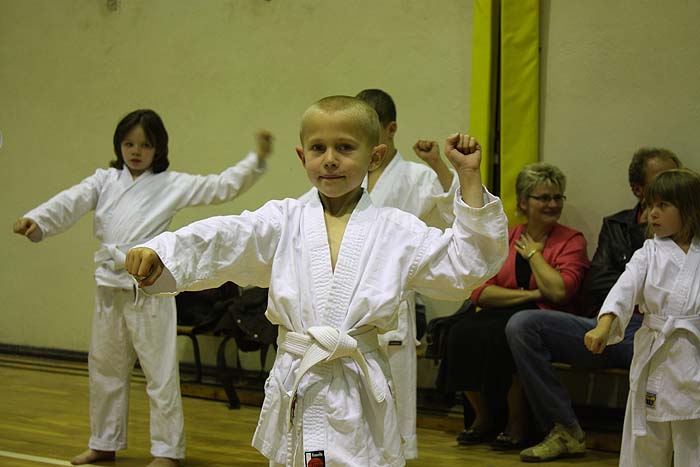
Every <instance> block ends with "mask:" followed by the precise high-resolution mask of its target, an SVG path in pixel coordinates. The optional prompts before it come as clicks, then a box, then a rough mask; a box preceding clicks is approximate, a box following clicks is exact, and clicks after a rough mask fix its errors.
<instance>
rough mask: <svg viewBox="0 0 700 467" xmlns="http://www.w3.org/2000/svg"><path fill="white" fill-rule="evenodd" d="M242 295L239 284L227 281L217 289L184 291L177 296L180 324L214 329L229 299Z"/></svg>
mask: <svg viewBox="0 0 700 467" xmlns="http://www.w3.org/2000/svg"><path fill="white" fill-rule="evenodd" d="M239 295H240V293H239V291H238V286H237V285H236V284H234V283H233V282H226V283H225V284H223V285H221V286H220V287H218V288H216V289H207V290H199V291H197V292H182V293H180V294H178V295H177V296H176V297H175V303H176V306H177V324H178V326H195V327H197V328H199V329H200V330H206V329H214V326H216V323H217V322H218V321H219V319H221V316H222V315H223V314H224V311H225V308H226V304H227V303H228V300H230V299H231V298H233V297H238V296H239Z"/></svg>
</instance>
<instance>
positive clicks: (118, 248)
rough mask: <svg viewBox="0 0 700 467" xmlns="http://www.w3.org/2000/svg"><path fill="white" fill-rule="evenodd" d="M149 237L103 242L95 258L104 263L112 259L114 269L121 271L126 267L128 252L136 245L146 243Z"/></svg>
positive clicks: (99, 262)
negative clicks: (130, 240)
mask: <svg viewBox="0 0 700 467" xmlns="http://www.w3.org/2000/svg"><path fill="white" fill-rule="evenodd" d="M147 241H148V239H147V238H146V239H143V240H137V241H134V242H129V243H103V244H101V245H100V248H99V249H98V250H97V251H96V252H95V256H94V260H95V263H96V264H104V263H105V262H106V261H109V260H112V263H113V264H112V265H111V266H112V267H111V268H110V269H112V271H115V272H116V271H120V270H122V269H124V267H125V263H126V254H127V253H128V251H129V250H131V249H132V248H133V247H135V246H136V245H140V244H141V243H146V242H147Z"/></svg>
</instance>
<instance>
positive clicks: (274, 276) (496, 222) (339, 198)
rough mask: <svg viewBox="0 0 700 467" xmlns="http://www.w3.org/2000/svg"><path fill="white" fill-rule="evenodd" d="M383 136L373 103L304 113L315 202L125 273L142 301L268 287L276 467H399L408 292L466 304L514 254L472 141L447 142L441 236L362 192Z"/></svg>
mask: <svg viewBox="0 0 700 467" xmlns="http://www.w3.org/2000/svg"><path fill="white" fill-rule="evenodd" d="M379 131H380V126H379V119H378V117H377V113H376V112H375V111H374V109H372V108H371V107H370V106H369V105H367V103H366V102H363V101H362V100H360V99H357V98H354V97H349V96H332V97H327V98H324V99H322V100H320V101H319V102H317V103H316V104H314V105H312V106H311V107H310V108H309V109H307V110H306V112H305V113H304V115H303V117H302V123H301V132H300V136H301V144H302V145H301V146H300V147H297V149H296V151H297V155H298V156H299V160H300V161H301V164H302V165H303V167H304V169H305V170H306V173H307V176H308V177H309V180H310V181H311V183H312V184H313V185H314V186H315V187H316V188H317V189H318V194H317V195H316V196H315V198H313V199H311V200H306V201H299V200H297V199H285V200H282V201H277V200H273V201H269V202H268V203H266V204H265V205H264V206H263V207H261V208H260V209H258V210H257V211H254V212H243V213H242V214H241V215H240V216H225V217H213V218H210V219H206V220H204V221H200V222H196V223H194V224H191V225H189V226H187V227H185V228H183V229H180V230H178V231H177V232H174V233H164V234H161V235H159V236H158V237H156V238H155V239H153V240H152V241H150V242H147V243H146V244H145V245H142V246H141V247H137V248H135V249H133V250H131V251H129V253H128V255H127V262H126V267H127V271H128V272H129V273H131V274H132V275H134V276H135V277H138V279H139V281H140V286H141V287H143V290H144V291H145V292H147V293H173V292H176V291H181V290H193V289H206V288H210V287H213V286H216V285H218V284H221V283H223V282H225V281H227V280H232V281H234V282H236V283H237V284H252V285H257V286H259V287H269V288H270V294H269V299H268V309H267V311H266V316H267V317H268V319H269V320H270V321H271V322H272V323H273V324H275V325H277V326H278V329H279V337H278V344H279V351H278V353H277V356H276V358H275V363H274V365H273V367H272V370H271V372H270V376H269V378H268V379H267V381H266V383H265V401H264V403H263V406H262V409H261V412H260V420H259V422H258V426H257V429H256V431H255V435H254V436H253V446H254V447H255V448H257V449H258V450H259V451H260V452H261V453H262V454H263V455H264V456H265V457H267V458H268V459H269V461H270V465H272V466H276V465H278V464H285V465H287V466H297V467H298V466H305V467H312V466H314V467H316V466H329V467H339V466H343V467H352V466H358V467H359V466H362V467H400V466H402V465H404V464H405V461H404V457H403V448H402V445H401V439H400V434H399V427H398V424H397V414H396V406H395V401H394V392H393V389H392V382H391V372H390V369H389V362H388V358H387V355H386V353H385V352H384V351H383V350H381V348H380V346H379V342H378V339H377V334H378V333H379V332H385V331H389V330H391V329H394V328H395V327H396V324H397V309H398V303H399V301H400V300H401V299H403V297H405V295H406V293H407V291H408V290H416V291H419V292H420V293H424V294H426V295H429V296H433V297H436V298H443V299H450V300H460V299H462V300H463V299H464V298H466V297H467V296H468V295H469V293H470V291H471V290H472V289H473V288H475V287H477V286H478V285H480V284H482V283H483V282H484V281H486V280H487V279H488V278H489V277H491V276H493V275H494V274H495V273H496V272H498V270H499V268H500V267H501V265H502V264H503V261H504V260H505V257H506V254H507V251H508V236H507V220H506V217H505V215H504V213H503V206H502V204H501V201H500V200H499V199H498V198H496V197H495V196H493V195H491V194H490V193H488V192H487V191H486V190H485V189H484V187H483V186H482V183H481V175H480V172H479V166H480V161H481V151H480V148H479V145H478V144H477V142H476V140H475V139H474V138H472V137H469V136H466V135H460V134H454V135H452V136H451V137H449V138H448V140H447V143H446V154H447V157H448V158H449V159H450V161H451V163H452V164H453V166H454V167H455V169H456V173H457V176H458V177H459V181H460V186H461V190H460V191H458V192H457V193H456V194H455V197H454V210H455V215H456V217H455V221H454V223H453V226H452V228H451V229H447V230H446V231H444V232H443V231H441V230H439V229H435V228H430V227H428V226H426V225H425V223H423V222H422V221H420V220H419V219H418V218H417V217H415V216H413V215H412V214H409V213H407V212H404V211H401V210H399V209H396V208H389V207H384V208H378V207H375V206H373V204H372V201H371V199H370V196H369V195H368V194H367V192H366V191H365V190H363V189H362V186H361V185H362V181H363V179H364V178H365V175H366V174H367V172H368V170H370V169H372V168H375V167H377V165H378V164H379V163H381V160H382V157H383V155H384V152H385V151H386V146H385V145H383V144H380V143H379Z"/></svg>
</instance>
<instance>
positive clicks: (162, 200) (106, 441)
mask: <svg viewBox="0 0 700 467" xmlns="http://www.w3.org/2000/svg"><path fill="white" fill-rule="evenodd" d="M263 168H264V167H263V166H261V165H260V164H259V161H258V156H257V155H256V154H252V153H251V154H249V155H248V156H247V157H246V158H245V159H243V160H242V161H241V162H239V163H238V164H237V165H236V166H234V167H231V168H229V169H227V170H225V171H224V172H222V173H221V174H218V175H208V176H200V175H189V174H183V173H177V172H173V171H165V172H161V173H158V174H154V173H153V172H151V171H150V170H149V171H146V172H144V173H143V174H141V175H140V176H139V177H138V178H136V180H134V179H133V178H132V176H131V174H130V172H129V170H128V169H126V168H124V169H123V170H117V169H114V168H111V169H107V170H104V169H98V170H97V171H96V172H95V173H94V174H93V175H91V176H90V177H87V178H86V179H84V180H83V181H82V182H80V183H79V184H77V185H75V186H73V187H71V188H69V189H67V190H65V191H63V192H61V193H59V194H57V195H56V196H54V197H53V198H51V199H50V200H49V201H47V202H46V203H44V204H42V205H41V206H39V207H37V208H36V209H33V210H32V211H30V212H28V213H27V214H25V216H24V217H28V218H30V219H32V220H34V221H35V222H36V223H37V224H38V226H39V229H38V230H37V231H36V232H35V233H34V234H33V235H32V237H31V240H32V241H40V240H42V239H43V238H44V237H48V236H51V235H56V234H58V233H60V232H63V231H65V230H67V229H68V228H69V227H70V226H72V225H73V224H74V223H75V222H77V221H78V219H80V217H82V216H83V215H84V214H86V213H87V212H89V211H91V210H94V211H95V221H94V234H95V237H96V238H97V239H98V240H99V241H100V242H102V245H101V246H100V248H99V250H98V251H97V252H96V253H95V265H96V270H95V282H96V283H97V294H96V299H95V312H94V314H93V321H92V334H91V344H90V354H89V361H88V364H89V370H90V424H91V431H92V436H91V438H90V441H89V443H88V446H89V447H90V448H92V449H98V450H105V451H116V450H119V449H124V448H126V438H127V436H126V429H127V416H128V407H129V377H130V374H131V370H132V368H133V366H134V362H135V360H136V358H137V357H138V359H139V362H140V364H141V367H142V369H143V371H144V374H145V376H146V381H147V386H146V391H147V392H148V395H149V398H150V404H151V420H150V429H151V453H152V454H153V455H154V456H156V457H170V458H176V459H179V458H184V456H185V436H184V423H183V415H182V403H181V400H180V383H179V373H178V361H177V352H176V326H177V316H176V310H175V300H174V298H173V297H147V296H143V295H141V296H139V298H138V301H137V302H136V303H134V296H133V290H132V286H133V280H132V279H131V277H130V276H129V275H128V274H127V273H126V271H125V269H124V260H125V258H126V252H127V251H128V250H129V249H130V248H131V247H132V246H134V245H136V244H138V243H142V242H144V241H146V240H148V239H150V238H153V237H154V236H156V235H158V234H159V233H161V232H163V231H164V230H165V229H167V227H168V225H169V224H170V221H171V220H172V218H173V216H174V215H175V214H176V213H177V212H178V211H179V210H180V209H182V208H184V207H187V206H196V205H204V204H211V203H218V202H223V201H226V200H230V199H233V198H234V197H236V196H237V195H238V194H240V193H242V192H243V191H245V190H246V189H248V188H249V187H250V186H251V185H252V184H253V183H254V182H255V180H256V179H257V178H258V177H259V175H260V174H261V173H262V172H263Z"/></svg>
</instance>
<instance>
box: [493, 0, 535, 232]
mask: <svg viewBox="0 0 700 467" xmlns="http://www.w3.org/2000/svg"><path fill="white" fill-rule="evenodd" d="M539 24H540V23H539V0H502V4H501V74H500V76H501V82H500V86H501V88H500V96H501V109H500V115H501V128H500V132H501V150H500V157H501V159H500V162H501V164H500V167H501V184H500V185H501V199H502V200H503V205H504V207H505V210H506V214H507V215H508V219H509V221H510V224H511V225H514V224H517V223H518V222H520V221H522V219H517V218H516V215H515V204H516V196H515V180H516V178H517V175H518V172H519V171H520V169H522V168H523V167H524V166H525V165H527V164H529V163H532V162H537V161H538V159H539V156H538V153H539V43H540V40H539V36H540V29H539Z"/></svg>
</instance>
